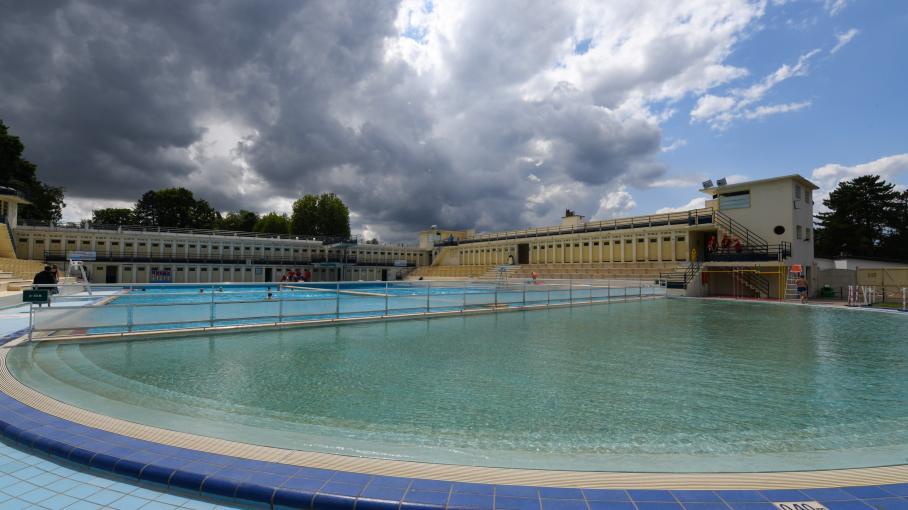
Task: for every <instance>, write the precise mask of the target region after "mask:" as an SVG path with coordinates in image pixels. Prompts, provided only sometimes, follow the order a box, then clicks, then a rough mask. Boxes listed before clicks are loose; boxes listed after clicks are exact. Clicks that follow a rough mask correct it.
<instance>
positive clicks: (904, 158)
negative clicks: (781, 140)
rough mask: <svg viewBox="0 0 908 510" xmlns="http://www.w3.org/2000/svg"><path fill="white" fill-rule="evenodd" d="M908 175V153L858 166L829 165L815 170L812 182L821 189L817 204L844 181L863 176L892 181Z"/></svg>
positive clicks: (818, 192)
mask: <svg viewBox="0 0 908 510" xmlns="http://www.w3.org/2000/svg"><path fill="white" fill-rule="evenodd" d="M902 174H908V153H903V154H895V155H892V156H886V157H883V158H880V159H877V160H874V161H870V162H868V163H861V164H858V165H852V166H847V165H841V164H838V163H829V164H826V165H823V166H821V167H818V168H815V169H813V171H812V172H811V173H810V178H811V180H812V181H813V182H814V183H815V184H816V185H817V186H819V187H820V189H819V190H818V191H817V195H818V197H817V199H816V202H817V204H820V203H821V201H822V200H823V199H825V198H826V197H827V196H829V192H831V191H832V190H833V189H835V187H836V186H837V185H838V184H839V183H840V182H842V181H845V180H849V179H854V178H855V177H860V176H862V175H879V176H880V177H882V178H883V179H886V180H891V179H893V178H895V177H896V176H900V175H902Z"/></svg>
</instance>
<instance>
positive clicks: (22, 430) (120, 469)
mask: <svg viewBox="0 0 908 510" xmlns="http://www.w3.org/2000/svg"><path fill="white" fill-rule="evenodd" d="M0 410H2V411H4V412H3V413H2V416H0V418H2V419H0V436H2V437H3V439H4V440H5V441H6V442H8V443H10V444H12V445H16V446H18V447H20V448H23V449H25V450H26V451H35V452H36V454H37V455H39V456H42V457H46V458H49V459H51V460H59V461H63V462H66V463H71V464H74V465H77V466H82V467H84V468H87V469H89V470H91V471H95V472H101V473H104V474H107V475H112V476H116V477H118V478H119V479H123V480H127V481H129V482H130V483H133V484H136V485H150V486H153V487H155V488H161V489H162V490H169V491H171V492H176V493H179V494H189V495H193V496H196V497H200V498H204V499H207V500H216V501H224V502H230V503H234V504H239V505H246V506H258V507H263V508H305V509H312V510H329V509H330V510H339V509H350V510H392V509H394V510H404V509H413V510H439V509H451V510H453V509H464V510H466V509H474V510H483V509H487V510H493V509H502V510H524V509H527V510H530V509H532V510H559V509H560V510H564V509H568V508H576V509H578V510H599V509H603V510H605V509H607V508H613V509H615V510H620V509H619V508H618V507H623V508H625V509H626V510H635V509H637V510H642V507H644V506H647V505H649V506H654V505H656V506H660V505H661V506H660V508H661V507H665V509H666V510H668V507H672V509H675V510H700V507H701V506H702V505H704V504H706V503H710V504H713V506H715V508H717V509H721V510H738V508H737V507H738V506H742V505H751V506H752V507H753V508H752V509H751V510H759V509H757V506H763V507H765V508H770V507H768V506H766V505H768V504H769V503H770V502H771V501H773V500H775V501H792V500H794V501H798V500H800V501H808V500H818V501H820V502H821V503H828V507H830V510H836V509H837V508H841V509H842V510H845V507H846V506H850V507H853V508H862V509H864V510H867V509H870V508H877V509H878V510H889V509H893V510H895V509H902V508H908V483H902V484H890V485H882V486H861V487H844V488H812V489H811V488H805V489H797V490H795V489H791V490H715V491H711V490H636V489H631V490H621V489H576V488H558V487H537V486H507V485H493V484H481V483H460V482H448V481H438V480H425V479H419V478H403V477H390V476H381V475H367V474H361V473H351V472H344V471H333V470H324V469H316V468H307V467H298V466H291V465H288V464H279V463H272V462H264V461H255V460H248V459H242V458H239V457H231V456H226V455H220V454H212V453H207V452H201V451H196V450H191V449H186V448H180V447H174V446H169V445H163V444H159V443H153V442H150V441H145V440H141V439H134V438H130V437H127V436H123V435H120V434H116V433H112V432H107V431H104V430H100V429H95V428H91V427H88V426H84V425H81V424H78V423H75V422H72V421H69V420H64V419H62V418H58V417H56V416H53V415H50V414H47V413H44V412H42V411H39V410H37V409H34V408H32V407H30V406H28V405H26V404H24V403H22V402H20V401H18V400H16V399H15V398H13V397H11V396H9V395H7V394H6V393H0ZM698 505H700V506H698ZM742 508H743V507H742Z"/></svg>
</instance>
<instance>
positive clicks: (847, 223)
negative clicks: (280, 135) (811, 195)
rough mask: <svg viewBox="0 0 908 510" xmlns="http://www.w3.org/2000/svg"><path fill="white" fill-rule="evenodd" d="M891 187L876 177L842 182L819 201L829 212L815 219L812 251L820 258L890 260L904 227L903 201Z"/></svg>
mask: <svg viewBox="0 0 908 510" xmlns="http://www.w3.org/2000/svg"><path fill="white" fill-rule="evenodd" d="M900 197H901V194H900V193H899V192H898V191H895V185H893V184H889V183H887V182H886V181H883V180H881V179H880V177H879V176H877V175H865V176H861V177H856V178H854V179H852V180H850V181H843V182H841V183H839V185H838V186H837V187H836V189H834V190H833V191H832V193H830V194H829V198H827V199H825V200H823V205H825V206H826V207H827V208H828V209H829V211H828V212H822V213H820V214H818V215H817V219H818V222H817V223H818V224H817V227H818V228H817V230H816V249H817V252H818V253H819V254H822V255H831V256H835V255H856V256H865V257H885V256H891V255H892V254H893V253H894V252H897V251H898V248H897V247H895V248H893V246H892V243H893V241H894V240H895V239H894V238H893V237H894V236H895V237H897V236H898V234H899V232H900V231H903V230H904V226H903V225H904V224H903V223H902V224H900V223H899V218H900V216H903V215H904V212H902V210H903V209H904V201H902V203H901V205H900V201H899V199H900Z"/></svg>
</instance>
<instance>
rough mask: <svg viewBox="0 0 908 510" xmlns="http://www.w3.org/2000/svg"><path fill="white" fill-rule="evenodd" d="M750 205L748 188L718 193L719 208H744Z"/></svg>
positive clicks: (722, 209) (721, 209)
mask: <svg viewBox="0 0 908 510" xmlns="http://www.w3.org/2000/svg"><path fill="white" fill-rule="evenodd" d="M748 207H750V190H747V191H733V192H730V193H721V194H720V195H719V210H720V211H724V210H726V209H746V208H748Z"/></svg>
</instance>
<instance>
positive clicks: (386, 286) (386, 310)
mask: <svg viewBox="0 0 908 510" xmlns="http://www.w3.org/2000/svg"><path fill="white" fill-rule="evenodd" d="M388 285H389V283H388V282H385V317H387V316H388V289H389V287H388Z"/></svg>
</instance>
